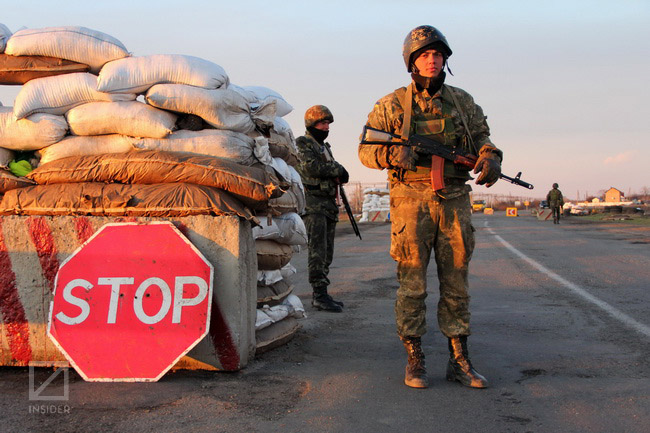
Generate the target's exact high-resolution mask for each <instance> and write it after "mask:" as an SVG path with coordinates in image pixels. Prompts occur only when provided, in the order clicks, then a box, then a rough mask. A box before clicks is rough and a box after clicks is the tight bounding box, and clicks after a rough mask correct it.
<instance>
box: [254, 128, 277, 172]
mask: <svg viewBox="0 0 650 433" xmlns="http://www.w3.org/2000/svg"><path fill="white" fill-rule="evenodd" d="M254 141H255V146H254V147H253V155H255V158H257V160H258V161H259V162H261V163H262V164H264V165H270V164H271V162H272V161H273V157H272V156H271V149H270V148H269V140H268V139H267V138H266V137H264V136H262V135H259V136H256V137H255V138H254Z"/></svg>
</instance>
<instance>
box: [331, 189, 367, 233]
mask: <svg viewBox="0 0 650 433" xmlns="http://www.w3.org/2000/svg"><path fill="white" fill-rule="evenodd" d="M337 188H338V190H339V191H338V192H339V197H341V202H342V203H343V207H345V213H346V214H348V218H349V219H350V224H352V230H354V233H355V234H356V235H357V236H359V240H363V239H361V232H360V231H359V226H358V225H357V222H356V221H355V220H354V215H353V214H352V208H351V207H350V202H349V201H348V197H347V196H346V195H345V190H344V189H343V184H340V183H339V184H338V185H337Z"/></svg>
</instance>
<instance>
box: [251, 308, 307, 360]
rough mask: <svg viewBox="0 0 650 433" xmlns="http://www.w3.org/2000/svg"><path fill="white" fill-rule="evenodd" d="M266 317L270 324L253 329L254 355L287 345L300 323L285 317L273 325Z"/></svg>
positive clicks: (298, 328)
mask: <svg viewBox="0 0 650 433" xmlns="http://www.w3.org/2000/svg"><path fill="white" fill-rule="evenodd" d="M257 311H260V310H257ZM263 314H265V313H263ZM266 317H267V320H268V321H269V322H271V323H267V324H266V326H264V327H263V328H259V329H258V328H257V326H256V327H255V344H256V347H255V354H256V355H260V354H262V353H264V352H268V351H269V350H272V349H274V348H276V347H280V346H282V345H284V344H286V343H288V342H289V341H291V339H292V338H293V337H294V336H295V335H296V333H297V332H298V330H300V323H298V320H296V319H295V318H293V317H287V318H285V319H284V320H280V321H279V322H276V323H273V322H272V321H271V319H270V318H269V317H268V316H266Z"/></svg>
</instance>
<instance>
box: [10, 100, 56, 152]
mask: <svg viewBox="0 0 650 433" xmlns="http://www.w3.org/2000/svg"><path fill="white" fill-rule="evenodd" d="M67 130H68V123H67V122H66V121H65V118H63V116H55V115H53V114H44V113H36V114H32V115H31V116H29V117H27V118H25V119H20V120H16V119H14V113H13V109H12V108H11V107H0V146H2V147H4V148H7V149H13V150H38V149H42V148H43V147H46V146H50V145H52V144H54V143H56V142H58V141H60V140H61V139H62V138H63V137H64V136H65V134H66V132H67Z"/></svg>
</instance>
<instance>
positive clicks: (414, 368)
mask: <svg viewBox="0 0 650 433" xmlns="http://www.w3.org/2000/svg"><path fill="white" fill-rule="evenodd" d="M400 340H402V343H404V348H405V349H406V353H407V355H408V359H407V363H406V372H405V374H404V384H405V385H406V386H410V387H411V388H427V387H428V386H429V383H428V382H427V369H426V366H425V365H424V352H422V343H421V340H420V337H400Z"/></svg>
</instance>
